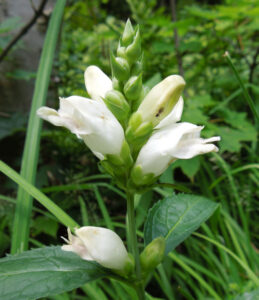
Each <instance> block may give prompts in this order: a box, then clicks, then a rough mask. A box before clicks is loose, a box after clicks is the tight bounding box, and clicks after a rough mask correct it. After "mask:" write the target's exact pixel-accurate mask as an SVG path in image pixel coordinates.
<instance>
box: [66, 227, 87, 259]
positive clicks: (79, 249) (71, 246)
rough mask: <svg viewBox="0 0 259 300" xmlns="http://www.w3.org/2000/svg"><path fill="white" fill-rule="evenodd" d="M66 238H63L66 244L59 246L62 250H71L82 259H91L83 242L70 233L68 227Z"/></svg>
mask: <svg viewBox="0 0 259 300" xmlns="http://www.w3.org/2000/svg"><path fill="white" fill-rule="evenodd" d="M67 231H68V240H66V239H64V238H63V239H64V240H65V241H66V242H67V243H68V245H63V246H62V247H61V249H62V250H64V251H71V252H74V253H76V254H77V255H79V256H80V257H81V258H82V259H85V260H93V259H92V257H91V256H90V255H89V253H88V251H87V249H86V247H85V245H84V243H83V242H82V241H81V240H80V239H79V238H78V237H76V236H74V235H72V234H71V231H70V229H69V228H68V230H67Z"/></svg>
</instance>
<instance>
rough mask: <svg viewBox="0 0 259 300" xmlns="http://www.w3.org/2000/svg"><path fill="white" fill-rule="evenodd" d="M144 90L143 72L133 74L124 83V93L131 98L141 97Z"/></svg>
mask: <svg viewBox="0 0 259 300" xmlns="http://www.w3.org/2000/svg"><path fill="white" fill-rule="evenodd" d="M141 92H142V74H140V75H139V76H132V77H130V79H129V80H128V81H127V82H126V84H125V85H124V94H125V96H126V97H127V99H129V100H132V101H134V100H137V99H139V97H140V95H141Z"/></svg>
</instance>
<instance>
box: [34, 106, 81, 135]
mask: <svg viewBox="0 0 259 300" xmlns="http://www.w3.org/2000/svg"><path fill="white" fill-rule="evenodd" d="M37 115H38V116H39V117H40V118H42V119H44V120H46V121H48V122H50V123H52V124H53V125H55V126H63V127H66V128H67V129H69V130H70V131H72V132H74V131H75V130H76V124H75V122H74V120H73V118H71V117H69V116H64V115H63V116H61V115H60V114H59V112H58V111H56V110H55V109H52V108H49V107H46V106H43V107H41V108H39V109H38V110H37Z"/></svg>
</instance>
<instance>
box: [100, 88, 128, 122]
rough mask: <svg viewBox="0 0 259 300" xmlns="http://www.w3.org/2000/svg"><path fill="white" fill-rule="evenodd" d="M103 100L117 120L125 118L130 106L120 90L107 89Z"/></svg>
mask: <svg viewBox="0 0 259 300" xmlns="http://www.w3.org/2000/svg"><path fill="white" fill-rule="evenodd" d="M103 101H104V102H105V104H106V106H107V107H108V108H109V110H110V111H111V112H112V113H113V114H114V116H115V117H116V118H117V119H118V120H119V121H123V120H125V119H126V118H127V116H128V114H129V111H130V106H129V104H128V102H127V101H126V99H125V98H124V96H123V94H122V93H121V92H119V91H116V90H111V91H108V92H107V93H106V95H105V98H104V99H103Z"/></svg>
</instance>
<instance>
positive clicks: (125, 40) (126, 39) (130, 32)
mask: <svg viewBox="0 0 259 300" xmlns="http://www.w3.org/2000/svg"><path fill="white" fill-rule="evenodd" d="M133 37H134V29H133V27H132V25H131V22H130V19H128V20H127V22H126V25H125V28H124V31H123V34H122V37H121V41H122V45H123V46H128V45H129V44H130V43H131V42H132V40H133Z"/></svg>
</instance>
